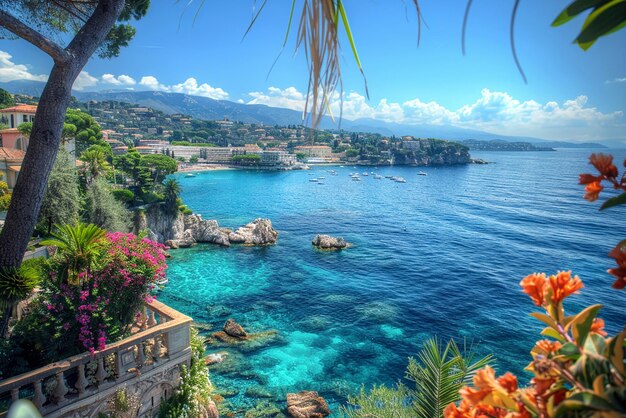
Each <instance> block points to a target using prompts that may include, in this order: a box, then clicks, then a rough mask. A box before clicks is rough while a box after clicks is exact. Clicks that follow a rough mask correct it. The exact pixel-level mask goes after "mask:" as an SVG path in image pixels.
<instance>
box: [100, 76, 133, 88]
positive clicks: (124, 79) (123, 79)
mask: <svg viewBox="0 0 626 418" xmlns="http://www.w3.org/2000/svg"><path fill="white" fill-rule="evenodd" d="M101 78H102V82H103V83H107V84H113V85H114V86H122V85H123V86H134V85H135V84H137V82H136V81H135V79H134V78H132V77H130V76H128V75H125V74H122V75H120V76H119V77H115V76H114V75H113V74H103V75H102V77H101Z"/></svg>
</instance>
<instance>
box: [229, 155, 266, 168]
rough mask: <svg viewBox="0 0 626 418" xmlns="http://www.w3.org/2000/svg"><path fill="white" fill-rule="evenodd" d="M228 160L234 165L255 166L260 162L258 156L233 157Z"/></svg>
mask: <svg viewBox="0 0 626 418" xmlns="http://www.w3.org/2000/svg"><path fill="white" fill-rule="evenodd" d="M230 160H231V161H232V162H233V163H235V164H241V165H257V164H259V162H260V161H261V157H260V156H259V155H258V154H244V155H233V156H232V157H231V158H230Z"/></svg>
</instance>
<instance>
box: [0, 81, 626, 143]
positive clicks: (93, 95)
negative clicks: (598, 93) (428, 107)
mask: <svg viewBox="0 0 626 418" xmlns="http://www.w3.org/2000/svg"><path fill="white" fill-rule="evenodd" d="M44 85H45V84H44V83H43V82H38V81H11V82H5V83H0V87H2V88H4V89H5V90H8V91H9V92H11V93H20V94H27V95H32V96H38V95H40V94H41V91H42V90H43V87H44ZM74 96H75V97H76V98H77V99H78V100H80V101H89V100H97V101H108V100H115V101H120V102H127V103H133V104H138V105H141V106H146V107H151V108H153V109H156V110H160V111H162V112H165V113H169V114H174V113H181V114H185V115H190V116H192V117H194V118H197V119H204V120H219V119H223V118H228V119H230V120H235V121H241V122H244V123H259V124H260V123H262V124H265V125H281V126H286V125H299V124H301V123H302V113H301V112H298V111H295V110H291V109H284V108H278V107H270V106H266V105H248V104H243V103H235V102H231V101H228V100H214V99H209V98H207V97H199V96H189V95H186V94H182V93H164V92H159V91H127V90H124V91H115V90H110V91H101V92H82V91H74ZM320 127H321V128H324V129H337V128H338V126H337V124H336V123H334V122H333V121H332V120H331V119H330V118H329V117H324V118H323V119H322V122H321V124H320ZM340 127H341V128H343V129H346V130H350V131H356V132H372V133H379V134H382V135H387V136H391V135H396V136H402V135H412V136H414V137H417V138H441V139H449V140H457V141H458V140H470V139H473V140H479V141H492V140H502V141H508V142H529V143H531V144H534V145H538V146H541V147H550V148H606V147H605V146H604V145H602V144H598V143H584V144H580V143H575V142H566V141H547V140H544V139H539V138H532V137H515V136H504V135H496V134H492V133H489V132H484V131H479V130H472V129H466V128H459V127H455V126H450V125H409V124H398V123H390V122H384V121H380V120H376V119H356V120H347V119H344V120H342V121H341V126H340ZM610 145H611V146H618V147H619V146H622V147H623V146H626V144H624V143H623V142H622V143H620V142H619V141H613V142H612V143H611V144H610Z"/></svg>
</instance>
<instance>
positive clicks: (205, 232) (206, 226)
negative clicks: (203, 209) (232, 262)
mask: <svg viewBox="0 0 626 418" xmlns="http://www.w3.org/2000/svg"><path fill="white" fill-rule="evenodd" d="M186 231H191V235H192V236H193V238H194V239H195V240H196V241H197V242H210V243H213V244H219V245H223V246H226V247H227V246H229V245H230V241H229V240H228V234H226V233H224V232H223V231H222V230H221V228H220V227H219V225H218V224H217V221H214V220H205V219H202V216H201V215H188V216H186V217H185V232H186Z"/></svg>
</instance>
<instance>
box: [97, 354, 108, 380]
mask: <svg viewBox="0 0 626 418" xmlns="http://www.w3.org/2000/svg"><path fill="white" fill-rule="evenodd" d="M106 377H107V371H106V369H105V368H104V357H100V358H99V359H98V369H97V370H96V379H97V380H98V385H99V384H101V383H102V382H104V379H106Z"/></svg>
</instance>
